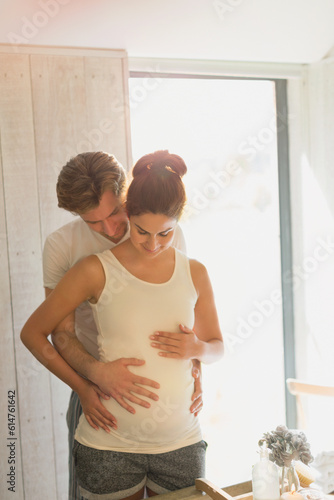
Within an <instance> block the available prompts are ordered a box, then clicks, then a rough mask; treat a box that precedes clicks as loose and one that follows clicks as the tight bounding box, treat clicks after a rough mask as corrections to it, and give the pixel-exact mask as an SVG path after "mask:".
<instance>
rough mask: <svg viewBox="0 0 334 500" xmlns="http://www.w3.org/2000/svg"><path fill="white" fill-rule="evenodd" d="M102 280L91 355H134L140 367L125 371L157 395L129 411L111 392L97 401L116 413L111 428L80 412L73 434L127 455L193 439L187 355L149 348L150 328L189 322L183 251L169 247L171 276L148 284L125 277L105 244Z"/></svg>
mask: <svg viewBox="0 0 334 500" xmlns="http://www.w3.org/2000/svg"><path fill="white" fill-rule="evenodd" d="M98 257H99V259H100V261H101V263H102V265H103V268H104V272H105V277H106V283H105V286H104V289H103V291H102V294H101V296H100V298H99V300H98V302H97V303H96V304H91V307H92V310H93V313H94V318H95V321H96V324H97V329H98V337H97V343H98V349H99V358H100V360H101V361H103V362H107V361H114V360H116V359H119V358H123V357H125V358H128V357H135V358H139V359H144V360H145V365H142V366H140V367H135V366H131V367H130V370H131V371H132V372H134V373H136V374H138V375H141V376H143V377H148V378H150V379H153V380H156V381H157V382H159V384H160V389H159V390H158V395H159V401H152V400H150V404H151V407H150V408H142V407H141V406H136V413H135V414H131V413H129V412H128V411H126V410H125V409H124V408H122V407H121V406H120V405H119V404H118V403H117V402H116V401H115V400H114V399H113V398H110V399H109V400H107V401H105V400H103V401H102V403H103V405H104V406H105V407H106V408H107V409H108V410H109V411H110V412H111V414H112V415H114V416H115V417H116V419H117V425H118V428H117V429H116V430H114V429H111V430H110V433H107V432H105V431H103V430H101V429H99V430H98V431H96V430H95V429H93V428H92V427H91V426H90V425H89V424H88V422H87V420H86V418H85V417H84V415H82V416H81V417H80V420H79V424H78V427H77V430H76V434H75V439H76V440H77V441H79V442H80V443H81V444H83V445H85V446H90V447H93V448H97V449H101V450H113V451H122V452H128V453H165V452H168V451H172V450H176V449H178V448H181V447H184V446H188V445H191V444H194V443H197V442H198V441H200V440H201V431H200V427H199V421H198V419H197V418H196V417H194V415H193V414H191V413H190V411H189V408H190V405H191V396H192V394H193V391H194V383H193V378H192V373H191V371H192V362H191V360H180V359H171V358H163V357H161V356H159V355H158V350H157V349H153V348H152V347H151V340H150V338H149V336H150V335H151V334H152V333H154V332H155V331H156V330H159V329H161V330H164V331H170V332H179V331H180V330H179V324H180V323H181V324H184V325H186V326H187V327H189V328H193V325H194V320H195V311H194V309H195V304H196V302H197V292H196V289H195V287H194V284H193V281H192V277H191V273H190V265H189V259H188V257H187V256H186V255H185V254H183V253H182V252H179V251H178V250H176V251H175V267H174V271H173V275H172V276H171V278H170V279H169V280H168V281H166V282H165V283H159V284H157V283H149V282H147V281H143V280H141V279H139V278H137V277H135V276H133V275H132V274H131V273H130V272H129V271H128V270H127V269H126V268H125V267H123V266H122V264H121V263H120V262H119V261H118V259H117V258H116V257H115V256H114V254H113V253H112V252H111V251H110V250H106V251H105V252H103V253H101V254H98Z"/></svg>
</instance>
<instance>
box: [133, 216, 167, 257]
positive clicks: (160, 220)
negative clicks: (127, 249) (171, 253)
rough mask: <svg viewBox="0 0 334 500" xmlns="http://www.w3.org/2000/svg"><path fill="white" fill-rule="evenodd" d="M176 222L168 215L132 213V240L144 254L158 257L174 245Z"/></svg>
mask: <svg viewBox="0 0 334 500" xmlns="http://www.w3.org/2000/svg"><path fill="white" fill-rule="evenodd" d="M176 223H177V221H176V219H172V218H170V217H167V215H162V214H152V213H151V212H148V213H145V214H141V215H131V216H130V238H131V242H132V244H133V246H134V247H135V248H136V249H137V250H138V251H139V252H140V253H141V254H142V255H145V256H148V257H150V258H153V257H156V256H157V255H159V254H161V253H162V252H164V251H165V250H167V249H168V248H169V247H170V246H171V245H172V242H173V236H174V230H175V226H176Z"/></svg>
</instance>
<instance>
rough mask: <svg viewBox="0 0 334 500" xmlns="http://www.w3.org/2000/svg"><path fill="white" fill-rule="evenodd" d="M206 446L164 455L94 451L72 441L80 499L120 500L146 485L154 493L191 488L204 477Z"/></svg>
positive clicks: (194, 446) (187, 447)
mask: <svg viewBox="0 0 334 500" xmlns="http://www.w3.org/2000/svg"><path fill="white" fill-rule="evenodd" d="M206 448H207V443H206V442H205V441H199V442H198V443H195V444H192V445H190V446H186V447H184V448H180V449H178V450H174V451H170V452H168V453H157V454H148V453H147V454H140V453H125V452H117V451H109V450H96V449H95V448H90V447H87V446H84V445H82V444H80V443H78V442H77V441H74V447H73V457H74V462H75V468H76V473H77V478H78V481H79V485H80V493H81V495H82V496H83V498H84V500H86V499H87V500H120V499H122V498H126V497H129V496H130V495H134V494H135V493H137V492H138V491H140V490H141V489H142V488H143V486H147V487H148V488H150V489H151V490H152V491H154V492H155V493H158V494H162V493H168V492H169V491H173V490H178V489H181V488H186V487H188V486H192V485H193V484H194V483H195V479H196V478H198V477H204V476H205V452H206Z"/></svg>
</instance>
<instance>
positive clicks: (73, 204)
mask: <svg viewBox="0 0 334 500" xmlns="http://www.w3.org/2000/svg"><path fill="white" fill-rule="evenodd" d="M125 188H126V174H125V170H124V168H123V167H122V165H121V164H120V163H119V162H118V161H117V160H116V158H115V157H114V156H113V155H110V154H108V153H103V152H101V151H98V152H89V153H80V154H78V155H77V156H75V157H73V158H71V159H70V160H69V161H68V162H67V163H66V165H65V166H64V167H63V168H62V170H61V172H60V174H59V176H58V182H57V197H58V207H60V208H64V209H65V210H68V211H69V212H72V213H75V214H84V213H85V212H88V211H90V210H93V209H94V208H96V207H97V206H98V205H99V203H100V200H101V197H102V195H103V194H104V193H105V191H109V190H110V191H111V192H112V193H113V194H114V195H115V196H117V197H119V196H120V195H122V194H123V192H124V191H125Z"/></svg>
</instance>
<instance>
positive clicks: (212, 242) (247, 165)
mask: <svg viewBox="0 0 334 500" xmlns="http://www.w3.org/2000/svg"><path fill="white" fill-rule="evenodd" d="M130 105H131V108H130V109H131V129H132V130H131V133H132V151H133V158H134V161H136V160H137V159H138V158H139V157H141V156H142V155H144V154H147V153H149V152H152V151H155V150H158V149H168V150H169V151H170V152H171V153H176V154H179V155H180V156H182V157H183V158H184V160H185V162H186V164H187V166H188V173H187V175H186V176H185V178H184V181H185V184H186V189H187V196H188V206H187V210H186V211H185V214H184V217H183V219H182V220H181V223H180V225H181V227H182V229H183V232H184V235H185V238H186V242H187V251H188V255H189V256H190V257H193V258H196V259H198V260H200V261H201V262H203V263H204V264H205V265H206V267H207V269H208V271H209V274H210V277H211V281H212V284H213V288H214V291H215V297H216V305H217V310H218V313H219V317H220V323H221V328H222V332H223V336H224V340H225V347H226V354H225V357H224V358H223V359H222V360H221V361H220V362H218V363H216V364H213V365H210V366H203V384H204V409H203V411H202V412H201V415H200V419H201V424H202V429H203V437H204V439H206V440H207V441H208V443H209V447H208V451H207V473H206V477H207V478H208V479H209V480H211V481H213V482H214V483H215V484H218V485H219V484H220V485H221V486H223V485H224V484H225V485H226V484H231V483H233V482H239V481H243V480H245V479H247V478H249V477H250V475H251V464H253V463H254V462H255V461H257V454H256V451H257V442H258V440H259V439H260V438H261V437H262V434H263V432H266V431H269V430H271V429H273V428H275V427H276V426H277V425H279V424H281V423H285V374H284V353H283V345H284V342H283V315H282V292H281V252H280V206H279V185H278V158H277V130H276V129H277V126H276V93H275V83H274V81H271V80H255V79H249V80H247V79H222V78H200V77H191V78H190V77H182V76H181V77H177V76H174V77H166V78H162V77H160V76H153V75H152V74H151V75H149V76H147V75H140V76H135V77H134V76H133V77H132V78H130Z"/></svg>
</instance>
